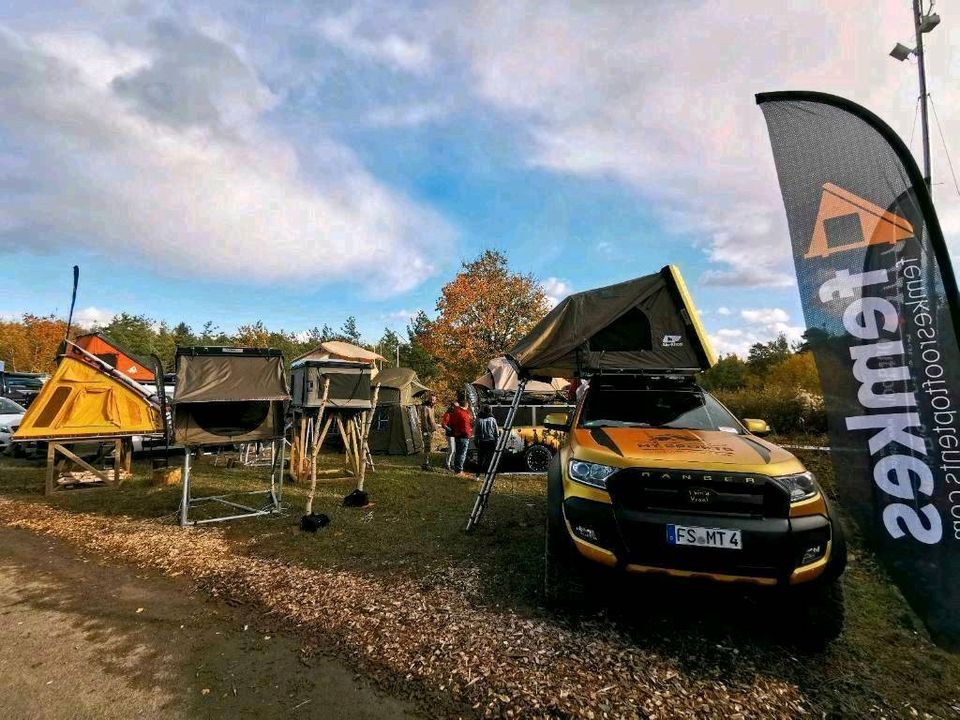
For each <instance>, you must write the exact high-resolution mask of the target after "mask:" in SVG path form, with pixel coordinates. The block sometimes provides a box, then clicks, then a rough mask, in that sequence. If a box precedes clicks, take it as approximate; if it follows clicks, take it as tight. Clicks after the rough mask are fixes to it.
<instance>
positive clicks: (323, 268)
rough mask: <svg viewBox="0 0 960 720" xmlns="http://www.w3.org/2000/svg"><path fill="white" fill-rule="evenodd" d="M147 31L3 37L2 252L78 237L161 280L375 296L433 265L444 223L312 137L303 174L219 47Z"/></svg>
mask: <svg viewBox="0 0 960 720" xmlns="http://www.w3.org/2000/svg"><path fill="white" fill-rule="evenodd" d="M148 38H149V39H148V40H146V41H143V43H142V46H141V47H137V48H135V49H131V48H130V47H126V46H121V45H117V44H111V43H108V42H106V41H104V40H102V39H100V38H98V37H97V36H94V35H90V34H77V33H72V34H54V33H47V34H44V35H41V36H30V35H23V34H16V33H14V32H12V31H10V30H5V29H0V67H2V68H3V70H2V78H3V80H2V82H0V107H2V108H3V113H2V114H0V128H2V130H3V131H4V132H5V134H6V135H7V137H8V138H10V139H11V140H12V141H13V142H15V143H16V144H17V146H18V148H19V152H20V153H21V154H22V156H23V157H24V158H28V161H25V163H24V164H25V169H24V170H23V171H22V172H24V173H28V177H27V178H26V181H24V180H23V178H21V179H20V180H19V181H18V185H17V189H18V191H17V192H8V193H5V194H0V250H2V249H4V247H5V246H7V247H19V248H22V247H23V246H24V244H26V246H27V247H30V248H32V249H35V250H41V249H45V248H51V247H56V246H59V245H67V246H69V245H75V244H77V243H82V244H86V245H88V246H93V247H96V248H97V249H99V250H101V251H104V252H108V253H110V254H112V255H114V256H115V257H119V258H130V259H132V260H135V261H137V262H141V263H146V264H148V265H150V266H152V267H155V268H157V269H158V270H159V271H161V272H167V273H178V274H193V275H202V276H215V277H228V278H231V279H238V278H245V279H249V280H252V281H255V282H277V281H282V282H303V281H310V282H311V283H322V282H330V281H342V280H350V281H353V282H359V283H361V284H362V285H364V286H365V287H367V288H368V289H370V291H371V293H373V294H377V295H389V294H392V293H396V292H401V291H404V290H407V289H409V288H412V287H413V286H415V285H417V284H418V283H419V282H421V281H422V280H423V279H424V278H425V277H427V276H428V275H430V274H432V273H433V272H434V270H435V263H436V262H437V261H438V260H439V259H440V258H442V257H443V256H444V254H445V253H446V251H447V248H448V245H449V242H450V239H451V237H452V234H453V231H452V229H451V228H450V227H449V226H448V225H447V223H446V222H445V221H444V220H443V219H442V218H440V217H439V216H437V215H436V214H435V213H433V212H432V211H430V210H429V209H426V208H423V207H421V206H419V205H416V204H414V203H413V202H411V201H409V200H407V199H406V198H404V197H403V196H401V195H399V194H397V193H396V192H394V191H392V190H390V189H388V188H386V187H384V186H383V185H381V184H380V183H378V182H377V180H376V179H375V178H374V177H372V176H371V175H370V174H369V173H368V172H367V171H366V170H365V169H364V168H363V167H362V166H361V164H360V163H359V162H358V161H357V159H356V158H355V157H354V156H353V155H352V153H351V152H350V151H349V150H348V149H347V148H346V147H344V146H342V145H339V144H337V143H336V142H334V141H332V140H331V139H330V138H327V137H325V136H324V135H323V134H322V132H318V133H317V135H316V136H315V141H314V145H313V147H312V148H311V152H312V155H311V157H310V159H311V160H312V161H314V162H315V163H316V166H317V167H318V168H319V169H320V170H321V172H319V173H318V172H316V169H317V167H312V168H311V170H313V172H311V173H310V175H311V177H310V179H309V180H308V179H307V177H306V176H307V173H306V172H305V171H304V168H303V167H302V160H303V159H305V158H304V157H303V156H302V155H301V154H300V153H299V152H298V150H297V148H295V147H294V146H293V145H291V144H290V143H289V142H287V141H285V140H284V139H282V138H280V137H278V136H277V135H276V134H275V133H273V132H272V131H271V130H269V129H268V127H267V126H266V124H265V122H264V120H263V116H264V113H266V112H268V111H269V110H270V109H271V108H272V107H273V106H274V104H275V103H276V99H275V98H274V96H273V94H272V93H271V92H270V90H269V89H268V88H267V87H266V86H264V85H263V84H262V83H261V81H260V80H259V79H258V77H257V74H256V73H255V72H254V70H253V69H252V67H251V66H250V65H248V64H247V63H246V62H245V61H244V60H243V59H242V57H241V55H240V54H238V53H237V52H236V51H235V50H234V49H233V48H232V47H231V46H229V45H227V44H225V43H223V42H221V41H219V40H216V39H214V38H212V37H210V36H207V35H204V34H202V33H200V32H199V31H197V30H194V29H191V28H189V27H181V26H177V25H173V24H170V23H163V24H157V25H154V26H152V28H151V30H150V32H149V34H148ZM3 185H4V180H3V179H2V178H0V187H2V186H3ZM24 187H26V188H28V189H27V190H26V191H24V190H23V188H24Z"/></svg>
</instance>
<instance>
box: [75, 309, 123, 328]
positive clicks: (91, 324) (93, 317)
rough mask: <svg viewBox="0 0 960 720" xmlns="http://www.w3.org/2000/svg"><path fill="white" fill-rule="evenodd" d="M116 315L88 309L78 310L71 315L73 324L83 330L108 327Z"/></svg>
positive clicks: (102, 310)
mask: <svg viewBox="0 0 960 720" xmlns="http://www.w3.org/2000/svg"><path fill="white" fill-rule="evenodd" d="M114 315H116V313H114V312H112V311H110V310H104V309H103V308H98V307H94V306H93V305H91V306H90V307H85V308H79V309H77V310H75V311H74V313H73V322H74V323H76V324H77V325H79V326H80V327H84V328H96V327H102V326H104V325H109V324H110V321H111V320H113V317H114Z"/></svg>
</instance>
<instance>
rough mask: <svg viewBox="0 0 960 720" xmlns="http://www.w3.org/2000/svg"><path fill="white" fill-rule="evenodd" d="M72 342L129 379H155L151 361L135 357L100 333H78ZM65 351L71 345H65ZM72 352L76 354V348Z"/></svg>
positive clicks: (144, 381)
mask: <svg viewBox="0 0 960 720" xmlns="http://www.w3.org/2000/svg"><path fill="white" fill-rule="evenodd" d="M73 342H74V345H75V346H76V347H79V348H81V349H83V350H86V351H87V352H88V353H90V354H91V355H96V356H97V357H98V358H100V359H101V360H103V361H104V362H105V363H107V364H108V365H110V366H111V367H114V368H116V369H117V370H119V371H120V372H122V373H123V374H124V375H126V376H127V377H129V378H130V379H131V380H136V381H137V382H141V383H147V382H154V380H155V379H156V373H155V371H154V370H153V369H152V368H151V365H152V363H151V362H148V361H146V360H143V359H141V358H139V357H137V356H136V355H134V354H133V353H131V352H130V351H129V350H126V349H124V348H123V347H121V346H120V345H119V344H118V343H117V342H116V341H115V340H112V339H111V338H109V337H107V336H106V335H104V334H102V333H87V334H86V335H78V336H77V337H76V338H75V339H74V341H73ZM67 352H68V353H70V352H71V346H67ZM72 352H73V353H74V354H76V350H73V351H72Z"/></svg>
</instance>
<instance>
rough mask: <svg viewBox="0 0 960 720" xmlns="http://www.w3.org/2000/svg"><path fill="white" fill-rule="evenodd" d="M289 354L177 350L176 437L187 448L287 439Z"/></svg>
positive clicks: (221, 349) (226, 349)
mask: <svg viewBox="0 0 960 720" xmlns="http://www.w3.org/2000/svg"><path fill="white" fill-rule="evenodd" d="M289 399H290V395H289V393H288V392H287V382H286V380H285V379H284V375H283V355H282V354H281V353H280V351H279V350H273V349H263V348H230V347H183V348H177V394H176V397H175V399H174V403H173V406H174V423H173V424H174V439H175V440H176V442H178V443H180V444H183V445H190V446H196V445H219V444H223V443H235V442H251V441H257V440H270V439H273V438H277V437H280V436H282V435H283V403H284V402H285V401H287V400H289Z"/></svg>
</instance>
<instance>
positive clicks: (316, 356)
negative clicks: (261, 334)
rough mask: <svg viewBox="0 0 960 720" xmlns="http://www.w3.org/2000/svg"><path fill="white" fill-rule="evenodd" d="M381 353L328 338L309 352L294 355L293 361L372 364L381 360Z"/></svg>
mask: <svg viewBox="0 0 960 720" xmlns="http://www.w3.org/2000/svg"><path fill="white" fill-rule="evenodd" d="M383 359H384V358H383V356H382V355H378V354H377V353H375V352H373V351H371V350H367V349H366V348H362V347H359V346H357V345H352V344H350V343H348V342H343V341H342V340H328V341H326V342H322V343H320V345H318V346H317V347H315V348H314V349H313V350H311V351H310V352H306V353H304V354H303V355H300V356H299V357H295V358H294V359H293V362H298V361H300V360H344V361H346V362H364V363H367V364H369V365H373V364H374V363H375V362H376V361H377V360H383Z"/></svg>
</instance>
